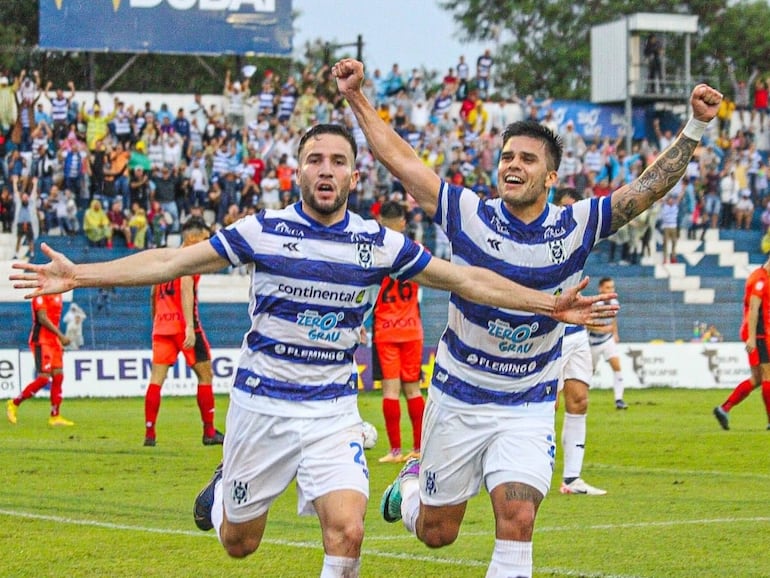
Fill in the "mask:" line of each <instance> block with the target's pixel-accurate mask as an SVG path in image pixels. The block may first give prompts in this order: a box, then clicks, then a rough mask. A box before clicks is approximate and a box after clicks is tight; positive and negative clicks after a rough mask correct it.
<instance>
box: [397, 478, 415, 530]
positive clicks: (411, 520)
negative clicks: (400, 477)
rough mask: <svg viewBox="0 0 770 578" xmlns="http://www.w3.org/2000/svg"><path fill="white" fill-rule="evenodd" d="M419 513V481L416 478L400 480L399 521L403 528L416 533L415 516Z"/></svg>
mask: <svg viewBox="0 0 770 578" xmlns="http://www.w3.org/2000/svg"><path fill="white" fill-rule="evenodd" d="M419 515H420V482H419V480H417V479H413V480H404V481H403V482H401V521H402V522H403V524H404V528H406V529H407V531H409V532H411V533H412V534H415V533H416V530H415V529H416V528H417V516H419Z"/></svg>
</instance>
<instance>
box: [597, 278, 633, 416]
mask: <svg viewBox="0 0 770 578" xmlns="http://www.w3.org/2000/svg"><path fill="white" fill-rule="evenodd" d="M607 291H612V292H613V293H614V292H615V281H613V280H612V279H611V278H610V277H603V278H602V279H600V280H599V293H605V292H607ZM612 303H613V304H614V305H617V304H618V300H617V299H614V300H613V302H612ZM588 341H589V343H590V344H591V359H592V362H593V368H594V372H595V371H596V370H597V368H598V367H599V362H600V361H601V360H602V359H606V360H607V363H609V364H610V367H611V368H612V391H613V393H614V394H615V409H628V404H626V402H625V401H624V400H623V393H624V387H623V374H622V373H621V370H620V356H619V355H618V342H619V341H620V337H619V336H618V321H617V318H613V319H602V320H600V321H598V322H596V323H593V324H591V325H588Z"/></svg>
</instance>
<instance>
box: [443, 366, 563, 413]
mask: <svg viewBox="0 0 770 578" xmlns="http://www.w3.org/2000/svg"><path fill="white" fill-rule="evenodd" d="M438 376H441V378H442V380H443V381H439V379H438V378H437V377H438ZM444 378H445V379H444ZM431 385H432V386H433V387H435V388H436V389H438V390H439V391H441V392H443V393H445V394H447V395H451V396H452V397H454V398H455V399H459V400H460V401H462V402H464V403H468V404H471V405H481V404H484V403H494V404H497V405H507V406H512V405H523V404H525V403H542V402H553V401H556V392H557V390H558V385H559V380H558V379H553V380H550V381H544V382H542V383H538V384H537V385H535V386H534V387H531V388H529V389H527V390H525V391H514V392H508V391H495V390H492V389H487V388H484V387H478V386H476V385H470V384H468V383H465V382H463V381H461V380H459V379H458V378H456V377H453V376H451V375H449V374H448V372H447V371H446V370H444V369H443V368H441V367H440V366H438V365H437V366H436V370H435V371H434V372H433V379H432V380H431Z"/></svg>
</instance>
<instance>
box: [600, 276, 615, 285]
mask: <svg viewBox="0 0 770 578" xmlns="http://www.w3.org/2000/svg"><path fill="white" fill-rule="evenodd" d="M608 281H612V277H602V278H601V279H599V285H604V284H605V283H607V282H608Z"/></svg>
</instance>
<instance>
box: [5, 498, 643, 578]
mask: <svg viewBox="0 0 770 578" xmlns="http://www.w3.org/2000/svg"><path fill="white" fill-rule="evenodd" d="M0 516H14V517H17V518H26V519H29V520H41V521H45V522H56V523H57V524H71V525H76V526H89V527H92V528H104V529H107V530H124V531H130V532H149V533H152V534H164V535H168V536H189V537H194V538H209V539H212V538H213V539H216V536H215V535H214V534H212V533H205V534H204V533H203V532H200V531H193V530H174V529H170V528H152V527H148V526H132V525H129V524H113V523H111V522H100V521H97V520H84V519H77V518H67V517H63V516H50V515H46V514H35V513H33V512H23V511H18V510H5V509H0ZM465 535H467V536H470V535H473V534H465ZM406 537H409V538H410V539H412V540H414V538H413V537H410V536H408V535H406ZM368 539H369V540H371V538H368ZM263 542H264V543H265V544H272V545H277V546H289V547H293V548H306V549H314V550H316V549H319V548H320V544H318V543H317V542H295V541H289V540H274V539H265V540H263ZM361 555H362V556H377V557H380V558H389V559H392V560H408V561H410V562H429V563H434V564H448V565H452V566H464V567H466V568H485V567H487V566H488V565H489V563H488V562H482V561H479V560H462V559H458V558H436V557H433V556H419V555H414V554H404V553H398V552H381V551H379V550H372V549H368V548H364V549H363V550H362V551H361ZM537 570H538V571H539V572H548V573H550V574H555V575H557V576H566V577H569V576H580V577H583V578H645V577H644V576H634V575H628V574H605V573H601V572H584V571H580V570H568V569H565V568H538V569H537Z"/></svg>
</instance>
